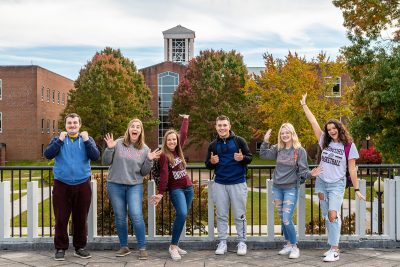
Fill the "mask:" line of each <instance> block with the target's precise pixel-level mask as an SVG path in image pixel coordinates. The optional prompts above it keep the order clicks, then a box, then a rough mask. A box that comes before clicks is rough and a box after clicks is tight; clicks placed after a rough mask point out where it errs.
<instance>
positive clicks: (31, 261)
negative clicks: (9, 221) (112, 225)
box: [0, 249, 400, 267]
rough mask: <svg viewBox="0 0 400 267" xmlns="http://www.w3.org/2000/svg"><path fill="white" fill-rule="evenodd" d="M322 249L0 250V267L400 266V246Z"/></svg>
mask: <svg viewBox="0 0 400 267" xmlns="http://www.w3.org/2000/svg"><path fill="white" fill-rule="evenodd" d="M323 252H324V251H323V250H316V249H312V250H311V249H304V250H301V257H300V258H299V259H296V260H289V259H288V258H287V256H279V255H277V250H250V251H248V254H247V255H246V256H237V255H236V254H235V251H229V252H228V253H227V254H226V255H224V256H216V255H214V251H213V250H200V251H196V252H193V251H189V254H188V255H186V256H184V257H183V259H182V260H181V261H180V262H174V261H172V260H170V258H169V254H168V252H167V251H155V250H150V251H149V259H148V260H146V261H139V260H137V259H136V251H134V252H133V253H132V254H130V255H128V256H126V257H122V258H117V257H115V256H114V255H115V254H114V251H110V250H108V251H91V254H92V256H93V257H92V258H91V259H87V260H83V259H80V258H76V257H74V256H73V252H72V251H71V250H69V251H67V253H66V260H65V261H54V260H53V256H54V251H49V250H36V251H10V250H7V251H5V250H3V251H0V266H1V267H9V266H10V267H11V266H12V267H19V266H21V267H22V266H41V267H44V266H63V267H64V266H65V267H67V266H101V267H105V266H112V267H119V266H152V267H153V266H154V267H155V266H185V267H191V266H285V267H286V266H362V267H367V266H385V267H386V266H400V249H395V250H393V249H391V250H385V249H379V250H378V249H348V250H343V251H342V253H341V254H340V260H339V261H337V262H334V263H324V262H322V257H321V254H322V253H323Z"/></svg>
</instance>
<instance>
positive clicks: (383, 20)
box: [333, 0, 400, 40]
mask: <svg viewBox="0 0 400 267" xmlns="http://www.w3.org/2000/svg"><path fill="white" fill-rule="evenodd" d="M333 4H334V5H335V6H336V7H338V8H340V9H341V10H342V12H343V17H344V26H345V27H346V28H348V29H349V31H350V32H351V34H352V35H356V36H362V35H363V36H366V37H368V38H376V37H378V36H380V35H381V32H382V31H383V30H387V29H390V28H394V30H395V31H394V34H393V38H394V39H397V40H399V38H400V20H399V19H400V4H399V1H398V0H334V1H333Z"/></svg>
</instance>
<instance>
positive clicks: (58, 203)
mask: <svg viewBox="0 0 400 267" xmlns="http://www.w3.org/2000/svg"><path fill="white" fill-rule="evenodd" d="M91 198H92V190H91V188H90V178H88V180H87V181H86V182H84V183H82V184H78V185H67V184H65V183H63V182H60V181H58V180H54V187H53V209H54V215H55V217H56V225H55V228H56V229H55V235H54V246H55V248H56V249H63V250H67V249H68V245H69V239H68V232H67V228H68V220H69V217H70V215H71V213H72V225H73V229H74V233H73V245H74V247H75V249H80V248H84V247H85V246H86V243H87V217H88V213H89V208H90V202H91Z"/></svg>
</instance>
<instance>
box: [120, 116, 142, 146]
mask: <svg viewBox="0 0 400 267" xmlns="http://www.w3.org/2000/svg"><path fill="white" fill-rule="evenodd" d="M134 122H139V124H140V128H141V132H140V135H139V138H138V141H137V142H136V143H132V142H131V137H130V136H129V128H131V126H132V124H133V123H134ZM123 143H124V145H125V146H129V145H133V146H134V147H135V148H136V149H142V148H143V146H144V128H143V123H142V121H141V120H139V119H138V118H133V119H132V120H131V121H130V122H129V123H128V128H127V129H126V131H125V134H124V141H123Z"/></svg>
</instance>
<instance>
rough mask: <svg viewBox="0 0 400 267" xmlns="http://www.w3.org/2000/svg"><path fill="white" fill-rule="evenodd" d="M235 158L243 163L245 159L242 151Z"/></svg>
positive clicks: (234, 155)
mask: <svg viewBox="0 0 400 267" xmlns="http://www.w3.org/2000/svg"><path fill="white" fill-rule="evenodd" d="M233 158H234V159H235V160H236V161H242V160H243V158H244V156H243V154H242V150H241V149H239V152H238V153H235V154H233Z"/></svg>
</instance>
